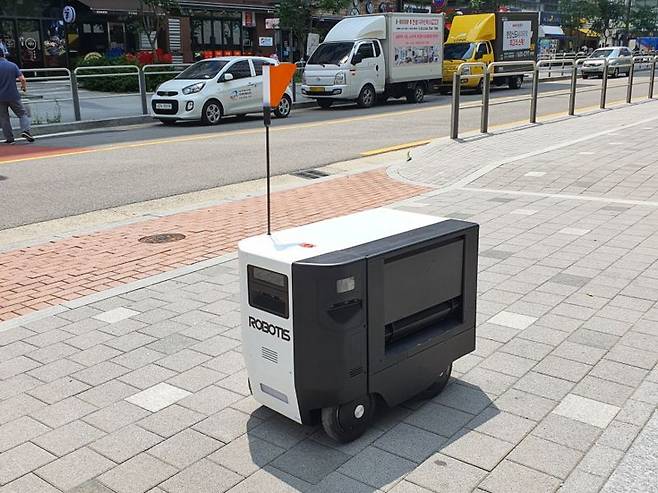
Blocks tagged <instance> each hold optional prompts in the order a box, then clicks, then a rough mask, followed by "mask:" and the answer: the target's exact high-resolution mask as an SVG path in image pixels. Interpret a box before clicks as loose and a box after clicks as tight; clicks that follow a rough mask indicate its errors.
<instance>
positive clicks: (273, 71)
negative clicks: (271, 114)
mask: <svg viewBox="0 0 658 493" xmlns="http://www.w3.org/2000/svg"><path fill="white" fill-rule="evenodd" d="M296 70H297V66H296V65H295V64H294V63H280V64H278V65H263V107H265V108H276V107H277V106H279V102H280V101H281V98H282V97H283V93H284V92H286V88H287V87H288V86H289V85H290V82H291V81H292V77H293V75H295V71H296Z"/></svg>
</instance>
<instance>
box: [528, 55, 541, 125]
mask: <svg viewBox="0 0 658 493" xmlns="http://www.w3.org/2000/svg"><path fill="white" fill-rule="evenodd" d="M538 92H539V68H538V67H536V66H535V68H533V70H532V96H531V97H530V123H537V95H538Z"/></svg>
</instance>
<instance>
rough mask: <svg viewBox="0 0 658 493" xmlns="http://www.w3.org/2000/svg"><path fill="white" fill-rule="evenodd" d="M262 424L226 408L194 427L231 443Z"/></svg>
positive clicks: (256, 419)
mask: <svg viewBox="0 0 658 493" xmlns="http://www.w3.org/2000/svg"><path fill="white" fill-rule="evenodd" d="M262 422H263V421H262V420H260V419H258V418H256V417H254V416H249V415H248V414H244V413H242V412H240V411H237V410H235V409H231V408H226V409H222V410H221V411H219V412H218V413H216V414H213V415H212V416H210V417H209V418H206V419H204V420H203V421H201V422H200V423H197V424H196V425H194V429H195V430H197V431H199V432H201V433H204V434H205V435H208V436H210V437H213V438H216V439H217V440H220V441H222V442H224V443H229V442H231V441H233V440H235V439H236V438H237V437H239V436H241V435H244V434H245V433H247V431H249V430H251V429H252V428H254V427H255V426H258V425H259V424H261V423H262ZM288 472H289V471H288Z"/></svg>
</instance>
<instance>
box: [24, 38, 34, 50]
mask: <svg viewBox="0 0 658 493" xmlns="http://www.w3.org/2000/svg"><path fill="white" fill-rule="evenodd" d="M25 47H26V48H27V49H28V50H30V51H34V50H36V49H37V41H36V39H34V38H27V39H26V40H25Z"/></svg>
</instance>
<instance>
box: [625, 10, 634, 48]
mask: <svg viewBox="0 0 658 493" xmlns="http://www.w3.org/2000/svg"><path fill="white" fill-rule="evenodd" d="M632 1H633V0H626V45H628V43H629V41H630V40H631V2H632Z"/></svg>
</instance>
